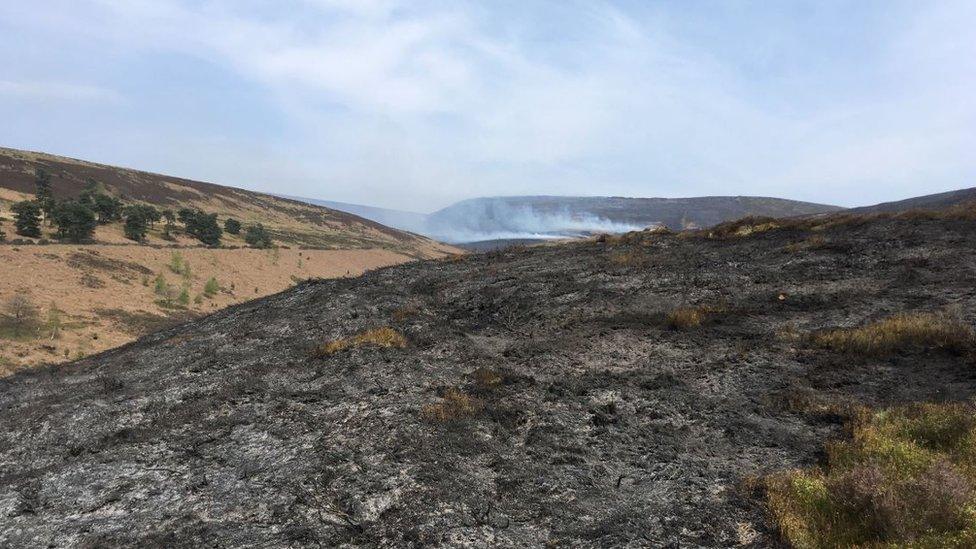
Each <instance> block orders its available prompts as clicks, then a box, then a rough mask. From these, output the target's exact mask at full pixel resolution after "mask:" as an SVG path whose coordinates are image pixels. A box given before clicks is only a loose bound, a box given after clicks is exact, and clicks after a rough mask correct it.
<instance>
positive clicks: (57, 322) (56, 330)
mask: <svg viewBox="0 0 976 549" xmlns="http://www.w3.org/2000/svg"><path fill="white" fill-rule="evenodd" d="M47 327H48V329H49V330H51V339H57V338H59V337H61V310H60V309H58V307H57V305H55V304H54V302H53V301H52V302H51V306H50V307H49V308H48V310H47Z"/></svg>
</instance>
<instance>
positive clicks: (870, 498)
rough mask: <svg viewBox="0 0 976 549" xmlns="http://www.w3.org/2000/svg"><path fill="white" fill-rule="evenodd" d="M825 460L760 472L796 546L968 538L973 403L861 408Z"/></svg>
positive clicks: (972, 530) (975, 481)
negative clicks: (808, 465)
mask: <svg viewBox="0 0 976 549" xmlns="http://www.w3.org/2000/svg"><path fill="white" fill-rule="evenodd" d="M852 432H853V437H852V440H850V441H847V442H837V443H833V444H830V445H829V446H828V448H827V451H828V452H827V454H828V461H827V465H826V467H824V468H822V469H821V468H814V469H807V470H796V471H789V472H785V473H779V474H776V475H773V476H772V477H770V478H768V479H767V498H768V504H769V509H770V511H771V512H772V515H773V517H774V518H775V520H776V522H777V524H778V526H779V529H780V532H781V533H782V535H783V537H784V538H785V539H786V540H787V541H788V542H790V543H791V544H792V545H793V546H794V547H799V548H807V547H809V548H814V547H891V548H894V547H906V546H907V547H974V546H976V506H974V504H976V489H974V487H976V411H974V409H973V408H972V406H970V405H963V404H915V405H910V406H905V407H901V408H896V409H892V410H887V411H882V412H876V413H870V412H866V411H865V412H862V413H861V414H860V415H859V417H858V418H857V419H856V420H855V421H854V424H853V425H852Z"/></svg>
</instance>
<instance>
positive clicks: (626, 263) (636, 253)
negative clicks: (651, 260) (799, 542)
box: [610, 248, 648, 267]
mask: <svg viewBox="0 0 976 549" xmlns="http://www.w3.org/2000/svg"><path fill="white" fill-rule="evenodd" d="M647 262H648V257H647V254H645V253H643V252H642V251H641V250H639V249H637V248H631V249H629V250H620V251H616V252H613V253H611V254H610V263H612V264H614V265H616V266H618V267H641V266H643V265H646V264H647Z"/></svg>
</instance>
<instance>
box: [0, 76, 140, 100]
mask: <svg viewBox="0 0 976 549" xmlns="http://www.w3.org/2000/svg"><path fill="white" fill-rule="evenodd" d="M0 96H7V97H13V98H18V99H28V100H37V101H59V102H60V101H69V102H74V101H118V100H120V99H121V98H122V97H121V95H119V94H118V93H116V92H115V91H113V90H110V89H107V88H102V87H99V86H89V85H85V84H73V83H68V82H38V81H11V80H0Z"/></svg>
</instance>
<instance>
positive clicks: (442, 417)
mask: <svg viewBox="0 0 976 549" xmlns="http://www.w3.org/2000/svg"><path fill="white" fill-rule="evenodd" d="M482 407H483V404H482V402H481V400H479V399H477V398H475V397H473V396H471V395H468V394H466V393H464V392H463V391H461V390H460V389H455V388H450V389H447V390H446V391H444V394H443V395H442V396H441V402H438V403H436V404H428V405H426V406H424V407H423V409H422V410H421V415H423V416H424V417H425V418H427V419H430V420H434V421H445V422H446V421H455V420H459V419H464V418H468V417H471V416H473V415H475V414H477V413H478V412H480V411H481V409H482Z"/></svg>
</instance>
